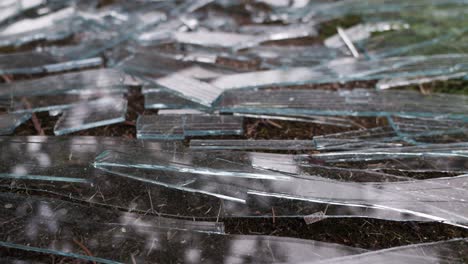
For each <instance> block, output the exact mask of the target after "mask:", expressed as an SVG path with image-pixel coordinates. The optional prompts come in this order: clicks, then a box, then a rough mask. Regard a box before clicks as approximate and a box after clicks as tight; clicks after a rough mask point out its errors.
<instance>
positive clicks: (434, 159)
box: [311, 143, 468, 177]
mask: <svg viewBox="0 0 468 264" xmlns="http://www.w3.org/2000/svg"><path fill="white" fill-rule="evenodd" d="M466 153H467V146H466V144H465V143H448V144H428V145H418V146H406V147H393V148H380V149H356V150H350V151H341V152H328V153H319V154H313V155H312V156H311V157H312V158H313V159H316V160H317V162H319V163H321V164H324V165H327V166H337V167H356V166H357V167H359V168H367V169H373V170H381V171H393V172H395V173H398V172H400V173H403V172H408V173H411V172H413V173H415V174H417V173H429V174H430V173H439V175H440V176H441V177H443V175H445V173H449V175H462V174H465V173H467V172H468V170H467V169H466V168H465V167H464V166H462V165H461V164H463V163H464V162H466V160H467V155H466ZM436 175H437V174H436Z"/></svg>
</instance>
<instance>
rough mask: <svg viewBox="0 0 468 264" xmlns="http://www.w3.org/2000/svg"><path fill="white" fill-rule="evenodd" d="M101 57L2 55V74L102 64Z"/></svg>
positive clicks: (39, 72) (0, 62) (60, 69)
mask: <svg viewBox="0 0 468 264" xmlns="http://www.w3.org/2000/svg"><path fill="white" fill-rule="evenodd" d="M101 64H102V59H101V58H97V57H95V58H89V59H80V60H67V59H64V58H62V57H58V56H53V55H51V54H49V53H46V52H21V53H10V54H2V55H0V74H41V73H54V72H63V71H68V70H76V69H83V68H90V67H96V66H100V65H101Z"/></svg>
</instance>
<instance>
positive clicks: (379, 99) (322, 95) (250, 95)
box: [217, 89, 468, 119]
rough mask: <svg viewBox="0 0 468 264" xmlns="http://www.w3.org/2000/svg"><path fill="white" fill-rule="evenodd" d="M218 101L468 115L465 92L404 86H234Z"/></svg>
mask: <svg viewBox="0 0 468 264" xmlns="http://www.w3.org/2000/svg"><path fill="white" fill-rule="evenodd" d="M329 102H334V103H333V104H330V103H329ZM217 105H218V107H219V108H220V111H221V112H223V113H245V114H270V115H295V114H302V115H306V114H310V115H335V116H337V115H338V116H339V115H345V116H390V115H401V116H408V117H435V116H441V117H442V116H443V117H445V118H453V119H466V118H467V117H468V116H467V115H466V114H465V113H468V107H467V106H468V96H462V95H451V94H437V93H435V94H431V95H429V96H425V95H422V94H420V93H418V92H415V91H403V90H401V91H380V92H378V91H375V90H366V89H354V90H338V91H331V90H319V89H314V90H303V89H281V90H264V89H261V90H248V91H244V90H241V91H239V90H236V91H227V92H225V93H224V95H223V96H222V97H221V98H220V100H219V101H218V104H217Z"/></svg>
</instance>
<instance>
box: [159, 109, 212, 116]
mask: <svg viewBox="0 0 468 264" xmlns="http://www.w3.org/2000/svg"><path fill="white" fill-rule="evenodd" d="M204 114H207V113H206V112H202V111H200V110H197V109H161V110H159V111H158V115H204Z"/></svg>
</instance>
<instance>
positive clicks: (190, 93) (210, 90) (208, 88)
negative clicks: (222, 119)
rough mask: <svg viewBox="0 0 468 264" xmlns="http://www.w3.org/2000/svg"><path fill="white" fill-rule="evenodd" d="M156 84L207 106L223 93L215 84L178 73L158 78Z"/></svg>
mask: <svg viewBox="0 0 468 264" xmlns="http://www.w3.org/2000/svg"><path fill="white" fill-rule="evenodd" d="M156 84H157V85H159V86H161V87H163V88H166V89H169V90H171V91H174V92H176V93H177V94H180V95H181V96H183V97H184V98H187V99H189V100H191V101H194V102H196V103H199V104H201V105H204V106H207V107H210V106H211V104H212V103H213V102H214V101H215V100H216V99H217V98H218V97H219V96H220V95H221V94H222V93H223V90H222V89H219V88H218V87H216V86H213V85H211V84H209V83H206V82H202V81H199V80H196V79H193V78H190V77H187V76H184V75H180V74H172V75H169V76H166V77H163V78H159V79H157V80H156Z"/></svg>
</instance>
